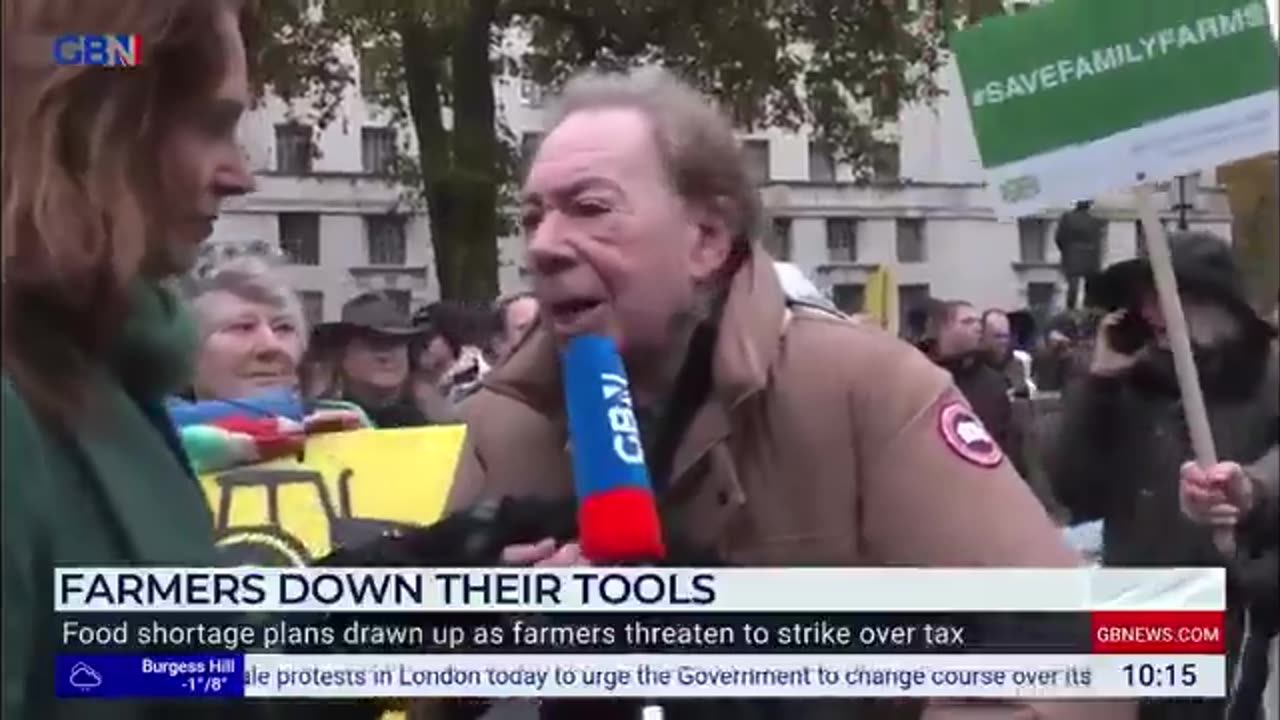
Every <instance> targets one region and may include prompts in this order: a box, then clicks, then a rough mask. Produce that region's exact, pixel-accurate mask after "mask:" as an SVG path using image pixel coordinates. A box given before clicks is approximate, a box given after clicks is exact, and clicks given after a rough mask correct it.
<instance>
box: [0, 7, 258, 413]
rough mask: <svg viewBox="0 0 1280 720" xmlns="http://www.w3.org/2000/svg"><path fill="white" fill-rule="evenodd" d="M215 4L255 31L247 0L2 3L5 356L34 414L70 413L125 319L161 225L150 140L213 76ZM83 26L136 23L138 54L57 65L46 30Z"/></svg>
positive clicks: (219, 61) (219, 51)
mask: <svg viewBox="0 0 1280 720" xmlns="http://www.w3.org/2000/svg"><path fill="white" fill-rule="evenodd" d="M227 7H232V8H233V9H237V10H238V12H239V14H240V20H241V31H242V33H243V35H244V37H245V38H246V41H248V40H249V39H251V38H254V37H256V33H257V31H258V28H256V27H252V26H251V25H250V21H251V19H252V18H253V17H254V13H253V3H252V0H163V1H157V0H110V1H109V2H98V1H96V0H5V2H4V27H3V44H4V47H3V82H4V107H3V133H2V134H3V140H2V142H0V157H2V158H3V181H2V184H3V215H2V218H0V238H2V240H3V249H4V282H3V286H2V288H0V295H2V296H3V318H4V330H3V337H4V349H3V353H4V369H5V373H6V374H7V375H9V376H10V377H11V378H12V379H13V381H14V383H15V384H17V386H18V387H19V388H20V389H21V390H22V391H23V394H24V396H25V398H26V400H27V401H28V402H29V403H30V404H31V406H32V407H33V409H35V410H36V411H37V412H38V413H41V414H45V415H51V416H53V417H55V418H59V419H69V418H70V417H72V416H73V415H74V412H73V411H74V409H75V408H76V406H77V405H79V403H80V401H81V399H82V395H83V382H84V377H85V370H86V367H87V366H88V365H89V364H90V363H92V362H93V361H94V360H95V359H97V358H100V357H102V356H103V355H104V354H105V353H106V351H107V349H108V347H109V344H110V343H111V342H112V340H113V338H114V337H115V336H116V335H117V334H118V333H119V331H120V329H121V328H122V326H123V323H124V321H125V318H126V315H127V313H128V310H129V307H128V304H129V300H128V297H129V295H128V293H129V286H130V285H131V284H132V283H133V282H135V280H136V279H137V278H138V276H139V274H140V272H141V268H142V265H143V262H144V256H145V255H146V252H147V249H148V247H150V246H153V245H154V244H156V242H157V238H158V237H160V236H161V235H162V233H163V229H162V228H159V227H157V226H156V225H157V223H156V218H158V217H161V216H162V214H163V212H162V210H163V206H162V202H163V199H162V192H161V190H162V186H161V182H160V180H159V178H158V172H159V170H158V167H159V158H158V155H157V153H158V152H159V150H158V145H159V140H160V138H161V137H162V136H163V134H164V133H165V132H166V130H167V129H168V128H169V127H171V126H172V125H173V124H174V123H175V122H177V121H178V118H179V117H180V116H181V113H183V112H184V111H185V110H186V109H187V107H189V104H190V103H192V102H193V101H195V100H196V99H198V98H201V97H205V96H207V95H209V94H210V93H212V92H213V91H214V89H215V88H216V87H217V84H218V83H219V82H220V80H221V78H222V76H223V73H224V68H225V67H226V64H227V60H228V59H227V57H226V50H225V40H224V39H223V38H221V37H219V34H218V33H216V32H211V28H213V27H215V26H216V20H217V17H218V14H219V13H220V12H223V11H224V9H225V8H227ZM86 29H92V30H93V31H94V32H96V33H124V34H133V35H137V36H138V38H139V39H140V42H141V62H140V64H139V65H138V66H136V67H128V68H122V67H95V66H87V65H60V64H55V63H54V62H53V52H52V43H53V38H54V37H56V36H58V35H62V34H65V33H72V34H75V33H82V32H84V31H85V30H86ZM249 57H250V58H251V59H252V57H253V55H252V53H250V55H249Z"/></svg>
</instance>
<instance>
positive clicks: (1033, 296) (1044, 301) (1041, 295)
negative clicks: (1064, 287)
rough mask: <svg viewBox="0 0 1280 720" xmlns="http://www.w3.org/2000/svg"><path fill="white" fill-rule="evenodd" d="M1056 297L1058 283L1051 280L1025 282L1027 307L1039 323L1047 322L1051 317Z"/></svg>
mask: <svg viewBox="0 0 1280 720" xmlns="http://www.w3.org/2000/svg"><path fill="white" fill-rule="evenodd" d="M1057 297H1058V285H1057V283H1051V282H1033V283H1027V307H1028V308H1030V310H1031V314H1032V315H1033V316H1035V318H1036V319H1037V320H1038V321H1039V323H1047V322H1048V321H1049V319H1050V318H1052V317H1053V309H1054V306H1055V304H1056V301H1057Z"/></svg>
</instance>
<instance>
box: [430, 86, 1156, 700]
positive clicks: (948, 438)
mask: <svg viewBox="0 0 1280 720" xmlns="http://www.w3.org/2000/svg"><path fill="white" fill-rule="evenodd" d="M562 103H563V104H562V107H561V110H560V112H559V114H558V115H557V116H556V117H555V118H553V122H552V123H551V125H550V128H551V129H550V132H549V133H548V134H547V135H546V137H545V140H544V141H543V143H542V145H541V147H540V149H539V151H538V154H537V156H536V157H535V158H534V160H533V163H532V165H531V167H530V170H529V174H528V177H527V180H526V182H525V184H524V189H523V224H524V230H525V234H526V238H527V242H528V267H529V268H530V270H531V272H532V279H533V288H534V291H535V293H536V294H537V296H538V299H539V301H540V302H541V305H542V317H541V320H540V322H539V325H538V326H536V327H535V329H534V330H533V331H532V334H531V335H530V336H529V337H528V338H527V340H526V342H524V343H523V344H522V345H521V346H520V347H519V348H518V349H517V350H516V351H515V353H514V354H513V355H512V356H511V358H510V359H509V360H508V361H507V363H506V364H505V365H504V366H502V367H501V368H498V369H497V370H495V371H494V373H492V374H490V375H489V377H487V378H486V380H485V388H484V389H482V390H481V391H480V392H479V393H477V394H476V395H475V396H474V398H473V401H472V402H473V403H474V404H473V405H472V412H473V414H472V415H471V416H470V417H469V423H468V432H467V442H466V445H465V447H464V448H463V450H462V456H461V458H460V460H459V467H458V471H457V477H456V480H455V483H454V485H453V487H452V489H451V492H450V497H449V500H448V505H449V506H450V507H452V508H459V507H466V506H470V505H472V504H473V503H476V502H477V501H479V500H481V499H484V498H491V497H497V496H513V495H514V496H521V495H523V496H528V495H536V496H543V497H571V496H572V493H573V484H572V479H571V468H570V460H569V456H568V454H567V453H566V443H567V441H568V437H567V435H566V430H565V425H564V419H563V418H564V407H563V400H562V395H561V386H560V374H559V366H558V360H557V347H558V346H559V345H560V344H562V343H563V342H564V341H565V340H566V339H568V338H569V337H571V336H573V335H575V334H579V333H588V332H595V333H608V334H609V335H611V336H612V337H613V338H614V339H615V341H616V342H617V345H618V347H619V349H620V352H621V353H622V356H623V359H624V362H625V364H626V367H627V371H628V374H629V376H630V378H631V382H632V395H633V398H634V400H635V402H636V404H637V406H638V411H637V415H639V416H640V418H641V420H640V422H641V436H642V438H643V440H644V444H645V447H646V450H647V451H648V464H649V469H650V474H651V476H652V478H653V481H654V484H655V491H656V492H658V493H659V494H660V495H661V496H662V506H663V516H664V517H663V520H664V524H665V526H666V528H667V531H668V532H671V533H673V534H676V535H678V536H680V537H681V538H682V540H683V541H685V542H687V543H689V544H692V545H697V546H700V547H702V548H705V549H708V550H712V551H714V552H716V553H717V555H718V557H720V558H721V559H722V560H723V561H724V562H726V563H728V564H731V565H739V566H741V565H755V566H760V565H769V566H803V565H843V566H859V565H908V566H910V565H916V566H1037V567H1054V566H1059V567H1067V566H1076V565H1079V564H1080V562H1081V561H1080V558H1079V557H1078V556H1077V555H1076V554H1075V553H1073V552H1071V551H1070V550H1068V549H1067V548H1066V547H1065V546H1064V545H1063V544H1062V541H1061V539H1060V535H1059V533H1058V532H1057V530H1056V529H1055V528H1054V526H1053V523H1052V522H1050V520H1049V519H1048V517H1047V516H1046V515H1045V513H1044V511H1043V510H1042V509H1041V507H1040V505H1039V503H1037V502H1036V500H1035V498H1034V497H1033V496H1032V495H1031V493H1030V492H1028V490H1027V488H1026V486H1025V484H1024V483H1023V482H1022V481H1021V480H1020V479H1019V478H1018V476H1017V473H1016V472H1015V471H1014V470H1013V469H1012V467H1011V466H1010V464H1009V463H1008V461H1007V460H1005V457H1004V455H1003V453H1002V451H1001V450H1000V448H999V446H998V445H997V444H996V443H995V442H994V441H993V440H992V439H991V438H990V436H989V435H988V434H987V433H986V432H985V431H983V430H982V426H981V423H980V422H979V421H978V420H977V417H976V416H975V415H974V413H973V412H972V410H970V409H969V406H968V404H967V403H966V402H965V400H964V398H963V396H961V395H960V393H959V392H958V391H957V390H956V389H955V387H954V386H953V385H952V383H951V379H950V377H949V376H948V375H947V373H945V372H944V371H942V370H941V369H939V368H937V367H935V366H934V365H933V364H932V363H931V362H929V360H928V359H927V358H925V357H924V356H923V355H921V354H920V353H918V352H917V351H915V350H914V349H912V348H911V347H910V346H908V345H906V344H904V343H902V342H899V341H898V340H896V339H894V338H892V337H890V336H888V335H886V334H885V333H883V332H882V331H880V330H878V329H875V328H870V327H867V326H865V325H863V326H857V325H855V324H853V323H851V322H849V321H848V320H847V319H845V318H843V317H842V316H839V315H835V314H830V313H827V312H824V311H822V310H819V309H816V308H811V307H809V306H806V305H801V304H788V303H787V301H786V299H785V296H784V293H783V289H782V287H781V286H780V283H779V280H778V276H777V273H776V271H775V269H774V266H773V262H772V260H771V259H770V258H769V257H768V256H766V255H765V253H764V251H763V250H762V249H761V248H760V245H759V237H760V228H759V225H760V217H761V209H760V203H759V199H758V196H757V194H756V189H755V187H754V185H753V183H752V180H751V177H750V175H749V174H748V172H747V170H746V167H745V164H744V163H743V161H742V158H741V156H740V154H739V150H738V147H737V143H736V142H735V138H734V135H733V132H732V130H731V128H730V126H729V124H728V123H727V121H726V120H725V119H724V118H723V117H722V116H721V115H720V114H719V113H717V112H716V111H715V110H714V109H713V107H712V106H711V105H710V104H708V103H706V102H705V101H704V100H703V99H702V98H701V97H700V96H699V95H698V94H697V93H696V92H694V91H692V90H691V89H689V88H688V87H686V86H685V85H683V84H681V83H679V82H677V81H675V80H674V79H672V78H671V77H670V76H669V75H666V74H665V73H662V72H661V71H657V70H645V71H639V72H637V73H636V74H633V75H627V76H598V75H588V76H585V77H580V78H577V79H575V80H574V81H573V82H571V83H570V84H569V85H568V86H567V88H566V92H565V96H564V98H563V100H562ZM993 508H999V509H1000V516H1001V518H1002V520H1001V522H997V523H993V522H991V521H990V518H991V512H992V509H993ZM506 560H507V561H508V562H512V563H538V564H541V565H544V566H545V565H565V564H574V563H577V562H580V560H581V559H580V556H579V551H578V549H577V547H576V546H575V545H573V544H567V545H563V546H560V547H556V546H555V543H554V542H553V541H544V542H542V543H538V544H536V545H527V546H516V547H510V548H508V549H507V552H506ZM855 592H856V590H855ZM1033 704H1034V705H1035V706H1036V707H1035V708H1034V709H1028V708H1027V707H1026V706H1025V705H1024V706H1023V707H1019V706H1018V705H1019V704H1015V703H1009V704H1007V705H1005V704H997V703H991V702H988V703H976V704H975V703H965V702H960V703H957V702H955V701H951V702H945V701H936V702H934V703H930V706H929V708H927V709H926V713H927V716H928V717H930V718H959V717H963V718H977V717H982V718H1001V717H1006V718H1012V717H1032V716H1033V715H1034V716H1035V717H1041V718H1082V719H1083V718H1096V719H1099V720H1100V719H1102V718H1108V719H1110V718H1129V717H1132V708H1131V706H1130V705H1129V704H1128V703H1116V704H1113V703H1033ZM557 705H560V706H562V707H563V706H565V704H564V703H547V704H544V705H543V711H544V717H566V716H568V715H558V714H557V713H558V712H559V711H558V710H557V709H556V706H557ZM569 705H570V706H572V703H570V704H569ZM779 705H780V707H779ZM908 709H910V711H911V713H912V714H913V715H914V714H915V713H917V712H918V710H917V709H916V708H914V706H910V705H909V706H908ZM667 710H668V712H667V718H668V720H672V719H673V718H677V719H678V718H683V717H698V718H720V717H725V718H728V717H734V718H757V717H768V718H774V717H777V718H797V719H803V718H827V717H832V718H834V717H872V715H866V714H861V713H862V712H863V711H870V710H871V708H863V709H861V710H860V709H859V703H855V702H850V701H839V700H835V701H833V700H815V701H807V702H795V703H780V704H779V703H775V702H771V701H741V702H736V703H735V702H731V701H714V700H708V701H699V702H695V703H692V705H691V706H682V705H678V704H677V705H674V706H670V707H668V708H667ZM564 712H566V713H572V712H574V711H573V710H571V709H566V710H565V711H564ZM632 713H634V709H633V710H632ZM1019 713H1021V714H1019ZM573 716H574V717H593V718H594V717H598V718H612V717H628V718H630V717H635V716H636V715H634V714H621V715H620V714H617V712H615V711H614V710H604V709H601V710H598V711H592V712H584V711H581V710H579V711H578V714H576V715H573ZM909 716H910V715H909Z"/></svg>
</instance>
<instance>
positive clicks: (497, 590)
mask: <svg viewBox="0 0 1280 720" xmlns="http://www.w3.org/2000/svg"><path fill="white" fill-rule="evenodd" d="M715 580H716V578H715V575H714V574H712V573H710V572H705V573H694V574H689V573H688V572H687V571H686V572H680V573H675V572H661V571H652V572H643V573H639V574H637V573H635V572H630V573H616V572H610V571H608V570H604V569H599V568H593V569H584V570H583V571H581V572H573V573H564V572H560V573H554V574H552V573H538V572H527V571H525V572H503V571H495V570H472V571H466V570H450V571H444V570H433V571H427V572H416V573H406V572H396V573H385V574H374V573H369V572H362V571H340V570H338V571H333V572H325V573H317V572H316V571H315V570H314V569H312V570H309V571H307V572H305V573H294V572H278V573H272V574H270V575H267V574H263V573H252V572H250V573H245V572H236V573H220V572H216V571H211V572H191V571H183V572H178V573H174V574H172V575H159V574H152V573H137V574H134V573H113V574H110V575H106V574H101V575H100V574H96V573H77V572H68V571H64V572H63V573H61V574H60V576H59V578H58V588H57V592H58V605H59V606H77V607H76V608H75V609H77V610H131V609H137V610H146V609H162V608H166V607H168V608H175V607H178V606H185V607H191V606H198V607H209V608H217V609H234V608H255V607H262V606H268V607H279V606H289V605H297V606H311V607H315V606H333V607H335V608H353V607H359V608H364V609H370V610H375V609H378V608H379V607H380V606H381V607H384V608H399V609H410V608H412V609H417V610H422V611H430V610H433V609H441V610H443V609H467V608H475V609H478V608H480V607H493V606H502V607H511V608H520V607H526V606H530V605H539V606H543V607H546V606H555V605H560V604H564V605H569V606H577V607H584V606H585V607H595V608H602V607H608V606H610V605H634V604H643V605H654V606H667V607H669V606H679V605H688V606H693V607H699V606H701V607H706V606H710V605H714V604H715V602H716V587H715Z"/></svg>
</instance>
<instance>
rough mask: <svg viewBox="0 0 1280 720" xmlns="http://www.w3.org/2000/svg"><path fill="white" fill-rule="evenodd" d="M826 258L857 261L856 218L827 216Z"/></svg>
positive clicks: (832, 260) (835, 260) (833, 260)
mask: <svg viewBox="0 0 1280 720" xmlns="http://www.w3.org/2000/svg"><path fill="white" fill-rule="evenodd" d="M827 259H828V260H830V261H831V262H850V263H851V262H857V261H858V219H857V218H827Z"/></svg>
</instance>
